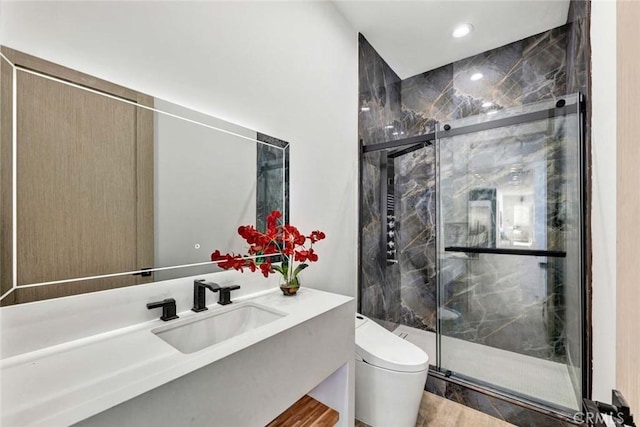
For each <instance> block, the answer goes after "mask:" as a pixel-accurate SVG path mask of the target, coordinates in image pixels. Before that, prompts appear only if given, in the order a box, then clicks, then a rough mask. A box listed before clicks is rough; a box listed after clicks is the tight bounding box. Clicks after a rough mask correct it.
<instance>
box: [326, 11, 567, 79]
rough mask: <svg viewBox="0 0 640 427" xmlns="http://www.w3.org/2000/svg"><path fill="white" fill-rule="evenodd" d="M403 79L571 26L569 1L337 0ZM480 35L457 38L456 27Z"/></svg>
mask: <svg viewBox="0 0 640 427" xmlns="http://www.w3.org/2000/svg"><path fill="white" fill-rule="evenodd" d="M334 3H335V5H336V7H337V8H338V10H339V11H340V12H341V13H342V14H343V15H344V16H345V18H346V19H347V20H348V21H349V22H350V23H351V25H353V27H354V28H355V29H356V30H357V31H359V32H360V33H362V34H363V35H364V36H365V37H366V39H367V40H368V41H369V43H371V45H372V46H373V47H374V48H375V49H376V51H377V52H378V53H379V54H380V56H382V57H383V58H384V60H385V61H386V62H387V63H388V64H389V66H391V68H392V69H393V70H394V71H395V72H396V73H397V74H398V76H400V78H401V79H405V78H407V77H411V76H414V75H416V74H420V73H423V72H425V71H429V70H433V69H435V68H438V67H440V66H443V65H446V64H449V63H451V62H454V61H457V60H460V59H463V58H467V57H469V56H473V55H475V54H478V53H480V52H484V51H487V50H490V49H494V48H496V47H499V46H503V45H505V44H508V43H511V42H514V41H516V40H521V39H523V38H526V37H529V36H532V35H534V34H538V33H541V32H543V31H546V30H549V29H551V28H554V27H557V26H559V25H563V24H565V23H566V22H567V13H568V10H569V0H510V1H505V0H503V1H479V0H476V1H457V0H440V1H437V0H413V1H406V0H382V1H381V0H378V1H366V0H365V1H362V0H361V1H350V0H335V1H334ZM461 23H470V24H472V25H473V27H474V31H473V32H472V33H471V34H470V35H469V36H467V37H464V38H461V39H454V38H453V37H452V36H451V32H452V31H453V28H454V27H455V26H457V25H459V24H461Z"/></svg>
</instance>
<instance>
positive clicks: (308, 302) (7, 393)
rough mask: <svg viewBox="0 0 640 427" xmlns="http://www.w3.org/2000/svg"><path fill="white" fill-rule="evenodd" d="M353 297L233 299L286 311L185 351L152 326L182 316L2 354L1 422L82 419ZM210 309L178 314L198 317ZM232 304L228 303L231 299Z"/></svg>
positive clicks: (276, 293)
mask: <svg viewBox="0 0 640 427" xmlns="http://www.w3.org/2000/svg"><path fill="white" fill-rule="evenodd" d="M352 299H353V298H351V297H346V296H342V295H337V294H331V293H327V292H322V291H318V290H313V289H309V288H301V289H300V290H299V292H298V295H296V296H294V297H285V296H283V295H282V294H281V292H280V290H279V289H277V288H275V289H271V290H269V291H265V292H260V293H256V294H253V295H247V296H245V297H240V298H236V299H234V303H236V304H239V303H241V302H242V301H252V302H255V303H257V304H260V305H263V306H265V307H269V308H272V309H274V310H277V311H280V312H283V313H286V316H284V317H282V318H280V319H277V320H275V321H273V322H271V323H268V324H265V325H263V326H261V327H259V328H256V329H254V330H251V331H248V332H245V333H243V334H241V335H238V336H236V337H233V338H230V339H227V340H226V341H223V342H221V343H219V344H216V345H213V346H211V347H208V348H204V349H202V350H200V351H197V352H194V353H190V354H183V353H181V352H179V351H178V350H176V349H175V348H173V347H172V346H171V345H169V344H167V343H166V342H164V341H163V340H162V339H161V338H159V337H157V336H156V335H154V334H153V333H152V332H151V330H152V329H155V328H157V327H159V326H164V325H167V324H171V322H176V321H179V320H174V321H169V322H163V321H161V320H160V319H156V320H153V321H149V322H144V323H140V324H137V325H133V326H129V327H125V328H121V329H116V330H113V331H110V332H106V333H102V334H99V335H94V336H91V337H87V338H82V339H78V340H75V341H70V342H66V343H63V344H59V345H55V346H52V347H48V348H43V349H40V350H36V351H32V352H29V353H24V354H19V355H16V356H13V357H9V358H6V359H3V360H2V361H0V368H1V371H0V375H1V377H0V382H1V387H2V388H1V394H0V396H1V402H2V408H1V411H2V418H1V420H0V425H2V426H3V427H13V426H20V427H23V426H54V425H69V424H73V423H76V422H79V421H81V420H83V419H85V418H88V417H90V416H92V415H95V414H97V413H100V412H102V411H104V410H106V409H108V408H110V407H113V406H115V405H118V404H120V403H122V402H125V401H127V400H129V399H131V398H133V397H135V396H138V395H140V394H142V393H145V392H147V391H149V390H152V389H154V388H156V387H158V386H161V385H163V384H166V383H168V382H169V381H172V380H174V379H176V378H179V377H181V376H183V375H186V374H188V373H190V372H192V371H195V370H197V369H199V368H202V367H203V366H206V365H208V364H210V363H213V362H215V361H216V360H220V359H222V358H224V357H226V356H228V355H230V354H233V353H235V352H237V351H240V350H242V349H244V348H247V347H249V346H251V345H253V344H256V343H257V342H260V341H263V340H265V339H267V338H269V337H271V336H274V335H276V334H278V333H280V332H282V331H284V330H287V329H289V328H291V327H294V326H296V325H298V324H300V323H302V322H304V321H306V320H308V319H311V318H313V317H316V316H318V315H320V314H322V313H325V312H327V311H329V310H331V309H333V308H336V307H339V306H341V305H342V304H346V303H348V302H349V301H351V300H352ZM208 307H209V311H206V312H204V313H194V312H191V311H185V312H182V313H178V314H179V316H180V319H187V318H191V317H196V316H199V315H202V314H206V313H212V312H214V311H215V310H224V309H225V308H226V307H223V306H220V305H218V304H215V303H213V304H210V305H209V306H208ZM227 307H230V306H227Z"/></svg>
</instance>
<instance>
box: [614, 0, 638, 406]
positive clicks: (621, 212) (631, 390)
mask: <svg viewBox="0 0 640 427" xmlns="http://www.w3.org/2000/svg"><path fill="white" fill-rule="evenodd" d="M617 9H618V11H617V44H618V49H617V61H618V66H617V70H618V71H617V86H618V88H617V99H618V102H617V104H618V105H617V114H618V126H617V132H618V141H617V174H618V179H617V250H616V252H617V285H616V286H617V288H616V289H617V290H616V292H617V296H616V300H617V303H616V304H617V318H616V335H617V339H616V342H617V349H616V359H617V361H616V377H617V379H616V387H617V388H618V389H619V390H620V391H621V392H622V394H623V395H624V396H625V397H626V398H627V400H628V401H629V404H630V405H631V410H632V411H633V412H634V413H635V415H636V417H637V416H639V415H640V314H639V312H640V225H639V220H640V189H639V187H640V48H639V47H638V46H639V45H640V1H639V0H623V1H618V3H617Z"/></svg>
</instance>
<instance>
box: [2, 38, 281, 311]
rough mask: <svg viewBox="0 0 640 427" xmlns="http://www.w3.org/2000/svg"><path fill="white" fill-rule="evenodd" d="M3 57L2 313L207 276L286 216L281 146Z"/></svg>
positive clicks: (15, 56)
mask: <svg viewBox="0 0 640 427" xmlns="http://www.w3.org/2000/svg"><path fill="white" fill-rule="evenodd" d="M2 53H3V55H6V57H3V58H2V69H1V71H2V90H3V92H2V95H3V97H2V102H3V104H2V107H3V109H2V127H1V129H2V151H0V160H1V161H2V174H3V175H2V176H3V180H2V194H3V196H2V197H3V205H2V206H3V208H2V216H1V220H2V230H3V233H4V232H6V230H9V233H8V235H7V237H8V239H7V240H5V239H4V238H3V244H2V246H1V250H2V264H1V269H0V282H1V283H2V305H8V304H14V303H19V302H27V301H33V300H39V299H46V298H54V297H58V296H64V295H72V294H77V293H84V292H92V291H96V290H102V289H109V288H113V287H119V286H128V285H133V284H140V283H148V282H152V281H158V280H166V279H171V278H176V277H183V276H187V275H195V274H201V273H209V272H214V271H218V270H219V269H218V268H217V267H216V266H215V265H214V264H212V263H211V261H210V253H211V252H212V250H213V249H214V248H224V249H225V250H227V251H229V252H242V251H244V249H245V248H244V247H243V246H242V243H241V242H239V239H237V238H236V232H237V231H236V230H237V227H238V225H239V224H252V223H253V224H256V227H258V228H260V227H261V223H260V219H264V217H265V215H266V213H268V212H270V211H271V210H275V209H277V210H280V211H282V212H284V213H285V218H286V214H287V212H288V208H287V204H288V196H287V188H288V173H287V168H288V153H289V149H288V144H287V143H285V142H284V141H281V140H278V139H276V138H273V137H269V136H267V135H264V134H259V133H257V132H256V131H254V130H250V129H247V128H244V127H241V126H238V125H235V124H232V123H229V122H226V121H223V120H221V119H217V118H215V117H211V116H208V115H205V114H202V113H199V112H195V111H193V110H189V109H186V108H184V107H181V106H177V105H175V104H172V103H169V102H167V101H164V100H161V99H157V98H156V99H153V98H151V97H149V96H146V95H144V94H140V93H137V92H134V91H131V90H129V89H126V88H122V87H120V86H117V85H114V84H112V83H109V82H104V81H101V80H98V79H95V78H93V77H91V76H87V75H84V74H81V73H78V72H75V71H73V70H69V69H66V68H64V67H60V66H58V65H56V64H52V63H48V62H46V61H42V60H39V59H37V58H34V57H31V56H29V55H25V54H22V53H20V52H16V51H13V50H11V49H7V48H4V47H3V49H2ZM14 76H15V82H14V81H13V78H14ZM7 99H8V100H9V101H8V102H7ZM14 103H15V104H14ZM12 105H17V109H16V110H15V111H13V110H12V109H11V108H10V107H11V106H12ZM7 106H8V107H9V108H7ZM14 115H15V116H14ZM14 124H15V132H13V130H12V127H13V125H14ZM7 173H9V174H8V175H7ZM7 176H8V179H4V178H5V177H7ZM5 198H8V199H7V200H8V201H9V202H11V203H9V204H5V203H4V202H5ZM7 206H10V207H11V208H10V209H6V207H7ZM265 212H266V213H265ZM14 213H15V215H14ZM3 237H4V235H3Z"/></svg>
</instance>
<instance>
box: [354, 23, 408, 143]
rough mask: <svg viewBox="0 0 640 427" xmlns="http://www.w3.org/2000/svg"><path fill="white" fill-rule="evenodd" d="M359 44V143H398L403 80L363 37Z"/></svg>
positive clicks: (360, 37)
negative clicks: (389, 141)
mask: <svg viewBox="0 0 640 427" xmlns="http://www.w3.org/2000/svg"><path fill="white" fill-rule="evenodd" d="M359 40H360V43H359V69H358V74H359V79H358V81H359V108H360V111H359V116H358V133H359V139H360V140H361V141H362V143H363V144H365V145H367V144H375V143H377V142H384V141H388V140H391V139H397V138H398V137H401V136H400V132H402V129H400V115H401V111H400V78H399V77H398V75H397V74H396V73H395V72H394V71H393V70H392V69H391V67H389V65H387V63H386V62H385V61H384V60H383V59H382V58H381V57H380V55H378V53H377V52H376V51H375V49H373V47H372V46H371V45H370V44H369V42H368V41H367V39H365V38H364V36H363V35H362V34H360V36H359ZM394 133H395V134H396V135H394Z"/></svg>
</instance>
